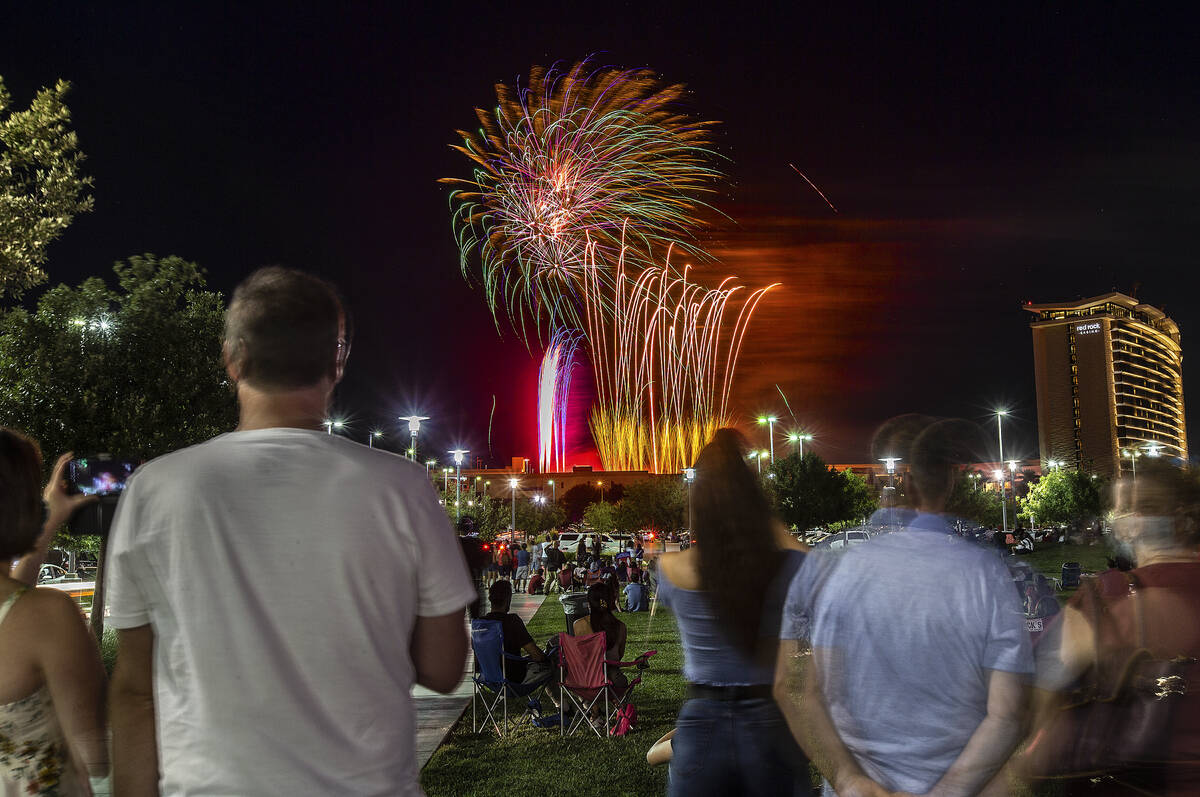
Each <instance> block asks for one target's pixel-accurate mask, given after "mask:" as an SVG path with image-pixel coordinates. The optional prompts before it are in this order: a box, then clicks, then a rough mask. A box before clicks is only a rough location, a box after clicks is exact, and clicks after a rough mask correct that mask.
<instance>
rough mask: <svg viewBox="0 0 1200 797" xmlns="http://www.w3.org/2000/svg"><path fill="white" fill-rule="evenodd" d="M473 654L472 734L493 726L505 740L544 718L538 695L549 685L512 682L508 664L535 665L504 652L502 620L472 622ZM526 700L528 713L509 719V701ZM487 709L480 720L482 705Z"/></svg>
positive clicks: (525, 657)
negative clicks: (526, 724)
mask: <svg viewBox="0 0 1200 797" xmlns="http://www.w3.org/2000/svg"><path fill="white" fill-rule="evenodd" d="M471 650H472V651H473V652H474V654H475V669H476V672H475V675H474V676H473V677H472V679H471V680H472V683H473V688H472V690H471V730H472V732H473V733H479V728H480V725H481V724H482V726H483V727H486V726H487V725H488V724H489V723H491V726H492V728H494V729H495V731H496V733H497V735H499V736H504V735H505V734H506V733H508V732H509V731H512V730H514V729H516V728H518V727H520V726H521V725H522V724H523V723H525V722H526V721H530V722H532V721H534V720H536V719H538V718H539V717H540V716H541V710H542V707H541V703H540V702H539V700H538V698H537V693H538V692H539V691H540V690H543V689H544V688H545V686H546V684H545V683H544V682H543V683H536V684H521V683H515V682H513V681H510V680H508V674H507V671H508V662H510V661H523V662H526V663H529V662H531V661H533V660H532V659H530V658H529V657H527V656H515V655H513V654H512V653H506V652H505V651H504V631H503V625H502V624H501V623H500V621H499V620H472V621H471ZM510 699H514V700H524V701H525V709H524V711H522V712H521V714H520V716H517V717H516V718H514V719H513V720H511V721H510V720H509V718H508V701H509V700H510ZM479 704H482V705H483V717H482V718H480V716H479V711H478V705H479Z"/></svg>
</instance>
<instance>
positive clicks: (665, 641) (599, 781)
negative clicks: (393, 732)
mask: <svg viewBox="0 0 1200 797" xmlns="http://www.w3.org/2000/svg"><path fill="white" fill-rule="evenodd" d="M621 619H622V620H623V621H624V622H625V624H626V625H627V626H628V627H629V641H628V643H627V644H626V648H625V658H626V660H629V659H632V658H633V657H634V656H636V655H638V654H639V653H642V652H643V651H646V650H657V651H658V655H657V656H655V657H653V658H652V659H651V660H650V665H651V666H650V669H649V670H646V671H645V673H644V675H643V680H642V683H641V685H640V686H638V687H637V690H636V691H635V692H634V698H633V702H634V704H635V705H636V706H637V711H638V724H637V728H636V729H635V730H634V731H633V732H632V733H630V734H629V735H627V736H625V737H621V738H611V739H598V738H596V735H595V734H594V733H592V732H591V731H589V730H587V728H580V729H579V730H578V731H576V733H575V735H574V736H568V737H567V738H566V739H560V738H559V731H558V728H554V729H552V730H543V729H541V728H533V727H523V728H521V729H520V730H518V731H515V732H514V733H513V734H511V735H509V736H506V737H505V738H503V739H500V738H497V736H496V734H495V732H494V731H491V730H487V731H484V732H481V733H478V734H473V733H471V709H470V708H469V707H468V708H467V712H466V714H464V715H463V718H462V720H460V721H459V723H458V725H457V726H456V727H455V729H454V730H453V731H451V733H450V736H449V737H448V738H447V739H446V743H445V744H443V745H442V747H441V748H440V749H439V750H438V751H437V752H436V753H434V755H433V758H431V759H430V761H429V763H428V764H427V765H426V766H425V768H424V769H423V770H422V771H421V786H422V788H424V789H425V792H426V793H427V794H429V795H430V797H438V795H467V794H598V793H603V794H606V795H612V797H615V796H616V795H626V794H663V793H664V792H665V791H666V786H667V767H666V766H661V767H651V766H649V765H648V764H646V750H648V749H649V748H650V745H652V744H653V743H654V741H655V740H656V739H658V737H659V736H662V735H663V734H664V733H666V732H667V731H668V730H670V729H671V728H672V727H674V725H675V716H676V715H677V714H678V713H679V707H680V705H682V703H683V690H684V681H683V648H682V646H681V644H680V641H679V629H678V627H677V626H676V625H675V617H674V616H673V615H672V614H671V612H670V611H669V610H667V609H664V608H663V607H661V606H660V607H659V609H658V612H657V614H655V616H654V617H653V618H651V617H650V613H649V612H639V613H636V614H622V615H621ZM565 622H566V621H565V619H564V617H563V610H562V604H560V603H559V602H558V597H557V596H554V595H551V596H549V597H548V598H547V599H546V601H545V602H544V603H543V604H542V606H541V608H540V609H538V612H537V614H536V615H534V617H533V619H532V620H531V621H530V622H529V623H528V626H529V632H530V633H531V634H532V635H533V638H534V639H535V640H536V641H537V642H538V643H539V644H542V645H544V643H545V642H546V640H548V639H549V638H550V637H551V636H552V635H553V634H556V633H558V632H560V631H563V630H565V628H566V625H565ZM518 705H519V704H518V703H516V702H515V701H514V702H513V703H512V704H511V705H510V707H509V710H510V712H511V711H512V709H513V708H514V707H517V706H518ZM542 705H543V706H544V707H545V709H546V710H547V711H550V710H552V708H553V707H552V706H551V705H549V703H548V701H543V703H542ZM517 710H518V711H520V710H521V709H520V708H518V709H517ZM585 734H586V735H585Z"/></svg>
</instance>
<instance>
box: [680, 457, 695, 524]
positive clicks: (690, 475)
mask: <svg viewBox="0 0 1200 797" xmlns="http://www.w3.org/2000/svg"><path fill="white" fill-rule="evenodd" d="M683 480H684V482H686V483H687V491H688V531H691V530H692V482H694V481H696V469H695V468H684V469H683Z"/></svg>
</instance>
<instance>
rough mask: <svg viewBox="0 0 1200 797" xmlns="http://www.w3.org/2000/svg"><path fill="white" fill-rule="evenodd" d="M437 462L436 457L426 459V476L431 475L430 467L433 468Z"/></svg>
mask: <svg viewBox="0 0 1200 797" xmlns="http://www.w3.org/2000/svg"><path fill="white" fill-rule="evenodd" d="M436 464H437V460H436V459H427V460H425V475H426V476H428V475H429V469H430V468H432V467H433V466H434V465H436Z"/></svg>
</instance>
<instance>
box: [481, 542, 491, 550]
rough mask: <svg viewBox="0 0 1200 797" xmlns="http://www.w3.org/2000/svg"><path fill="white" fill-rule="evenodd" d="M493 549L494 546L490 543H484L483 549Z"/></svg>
mask: <svg viewBox="0 0 1200 797" xmlns="http://www.w3.org/2000/svg"><path fill="white" fill-rule="evenodd" d="M491 549H492V546H490V545H488V544H487V543H486V542H485V543H484V544H483V550H485V551H490V550H491Z"/></svg>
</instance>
